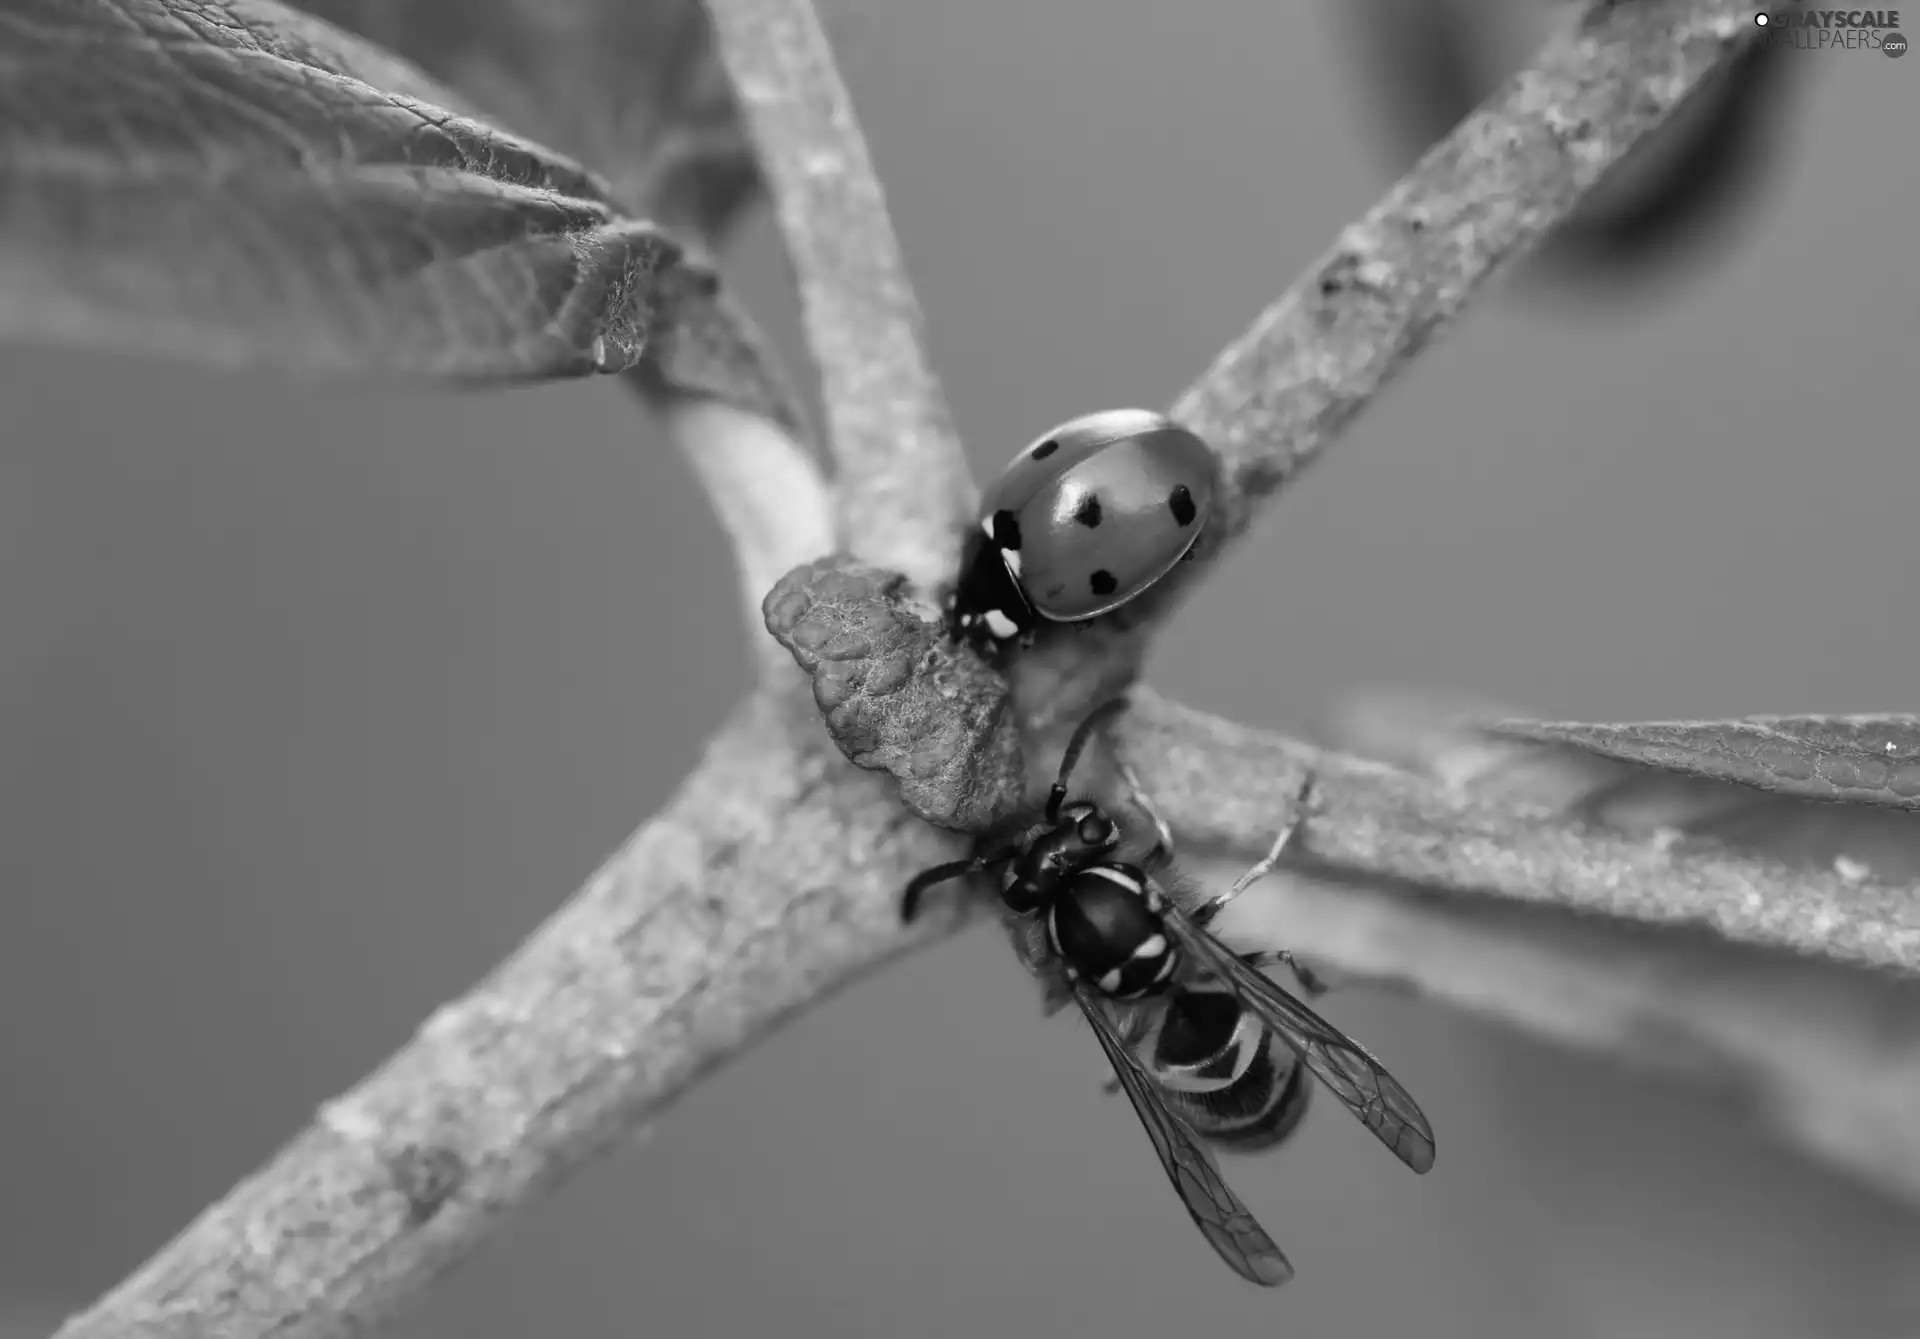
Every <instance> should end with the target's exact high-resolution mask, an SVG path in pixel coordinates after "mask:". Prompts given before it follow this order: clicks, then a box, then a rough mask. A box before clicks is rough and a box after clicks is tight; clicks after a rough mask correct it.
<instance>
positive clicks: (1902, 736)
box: [1487, 715, 1920, 809]
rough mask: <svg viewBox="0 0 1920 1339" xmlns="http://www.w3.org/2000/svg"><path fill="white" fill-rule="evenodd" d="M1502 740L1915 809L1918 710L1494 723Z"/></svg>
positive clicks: (1919, 800) (1800, 793)
mask: <svg viewBox="0 0 1920 1339" xmlns="http://www.w3.org/2000/svg"><path fill="white" fill-rule="evenodd" d="M1487 728H1488V729H1489V730H1490V731H1491V732H1492V733H1494V734H1497V735H1499V736H1501V737H1504V738H1507V739H1522V740H1528V741H1531V742H1533V743H1538V744H1564V745H1569V746H1571V747H1573V748H1577V749H1584V750H1586V751H1587V752H1589V753H1595V754H1598V755H1600V756H1601V757H1603V758H1612V759H1616V760H1618V761H1620V762H1627V763H1635V764H1638V765H1641V766H1645V767H1658V768H1662V769H1663V770H1665V771H1669V772H1678V773H1682V774H1685V775H1689V776H1697V777H1704V778H1707V779H1709V780H1713V781H1730V782H1735V783H1737V784H1739V785H1742V786H1752V787H1754V788H1755V789H1757V790H1765V791H1774V792H1777V793H1779V794H1782V795H1788V796H1792V797H1794V798H1797V799H1811V800H1830V801H1844V802H1846V803H1850V804H1870V805H1877V806H1881V807H1884V808H1890V809H1920V716H1904V715H1902V716H1749V717H1745V718H1743V719H1739V720H1730V721H1630V722H1625V723H1621V724H1597V725H1595V724H1582V723H1576V722H1559V721H1499V722H1495V723H1493V724H1491V725H1490V726H1488V727H1487Z"/></svg>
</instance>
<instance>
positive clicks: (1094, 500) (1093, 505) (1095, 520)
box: [1073, 493, 1100, 530]
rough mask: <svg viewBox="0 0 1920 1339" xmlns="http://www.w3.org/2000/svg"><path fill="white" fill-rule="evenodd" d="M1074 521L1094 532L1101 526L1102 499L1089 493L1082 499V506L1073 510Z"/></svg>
mask: <svg viewBox="0 0 1920 1339" xmlns="http://www.w3.org/2000/svg"><path fill="white" fill-rule="evenodd" d="M1073 519H1074V520H1076V521H1078V522H1080V524H1082V525H1084V526H1086V527H1087V529H1089V530H1092V529H1093V528H1095V527H1096V526H1098V525H1099V524H1100V498H1099V497H1098V495H1096V494H1093V493H1088V494H1087V495H1086V496H1085V497H1083V498H1081V499H1080V505H1079V506H1077V507H1075V508H1074V509H1073Z"/></svg>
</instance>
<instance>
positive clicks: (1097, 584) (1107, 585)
mask: <svg viewBox="0 0 1920 1339" xmlns="http://www.w3.org/2000/svg"><path fill="white" fill-rule="evenodd" d="M1119 584H1120V583H1119V582H1117V581H1115V580H1114V579H1113V573H1111V572H1109V571H1108V570H1107V569H1106V568H1104V567H1103V568H1101V569H1100V570H1099V571H1097V572H1095V573H1094V574H1093V575H1092V576H1090V577H1088V578H1087V585H1088V586H1090V587H1091V588H1092V590H1093V593H1094V594H1095V595H1111V594H1113V588H1114V587H1115V586H1117V585H1119Z"/></svg>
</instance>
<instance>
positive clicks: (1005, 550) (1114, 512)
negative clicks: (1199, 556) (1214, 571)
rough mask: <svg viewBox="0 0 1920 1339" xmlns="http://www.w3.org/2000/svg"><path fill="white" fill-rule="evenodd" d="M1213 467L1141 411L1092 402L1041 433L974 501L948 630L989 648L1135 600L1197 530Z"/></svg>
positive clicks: (1194, 442) (1187, 438)
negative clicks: (1042, 625) (1093, 409)
mask: <svg viewBox="0 0 1920 1339" xmlns="http://www.w3.org/2000/svg"><path fill="white" fill-rule="evenodd" d="M1217 469H1218V466H1217V462H1216V460H1215V457H1214V454H1213V452H1212V450H1211V449H1210V448H1209V447H1208V446H1207V444H1206V443H1205V442H1203V441H1202V440H1201V439H1200V438H1199V437H1197V436H1195V435H1194V434H1193V433H1191V432H1189V431H1187V430H1186V429H1185V428H1182V427H1181V426H1180V425H1179V424H1177V423H1175V422H1173V421H1172V420H1171V419H1169V418H1167V417H1166V415H1164V414H1159V413H1155V412H1154V411H1152V410H1147V409H1109V410H1103V411H1101V412H1099V413H1095V414H1087V415H1084V416H1082V417H1080V418H1076V419H1070V420H1069V421H1067V422H1065V423H1062V424H1060V425H1059V426H1058V427H1055V428H1054V429H1052V430H1051V431H1049V432H1047V433H1045V434H1043V435H1042V436H1041V437H1039V438H1038V439H1036V440H1035V441H1034V442H1033V443H1032V444H1031V445H1029V446H1028V447H1027V449H1026V450H1024V451H1022V452H1021V453H1020V454H1019V455H1018V456H1016V457H1014V459H1013V461H1012V462H1011V463H1010V464H1009V465H1008V466H1007V468H1006V470H1005V471H1004V472H1003V473H1002V474H1001V476H1000V477H999V478H998V479H997V480H996V481H995V482H994V484H993V486H992V487H991V488H989V489H988V490H987V491H986V493H985V495H984V496H983V497H982V499H981V505H980V511H979V527H978V531H977V533H976V534H975V535H974V536H973V537H972V539H971V540H970V541H969V545H968V552H967V556H966V561H965V565H964V567H963V569H962V573H961V579H960V582H959V585H958V587H957V588H956V590H955V593H954V599H953V605H952V623H953V628H954V631H955V634H956V635H957V636H966V637H970V638H971V639H973V640H974V641H975V643H976V644H978V645H980V646H982V648H983V649H988V650H991V649H993V648H994V647H995V646H996V645H999V644H1004V643H1008V642H1011V641H1013V640H1015V639H1024V638H1026V637H1027V636H1028V635H1029V634H1030V633H1031V630H1032V628H1033V626H1034V625H1035V623H1036V622H1037V621H1038V620H1040V619H1047V620H1051V621H1053V622H1062V623H1073V622H1081V621H1083V620H1086V619H1091V618H1097V617H1099V616H1100V615H1101V614H1105V613H1108V612H1110V611H1111V610H1113V609H1116V608H1118V607H1119V606H1121V605H1123V604H1126V603H1127V602H1128V601H1129V600H1132V599H1134V598H1136V597H1137V596H1139V595H1140V594H1141V593H1142V592H1143V591H1145V590H1146V589H1147V588H1148V587H1150V586H1152V585H1153V584H1154V583H1155V582H1156V581H1158V580H1159V579H1160V578H1161V577H1163V576H1165V575H1166V573H1167V572H1168V571H1170V570H1171V569H1172V568H1173V567H1174V565H1175V564H1177V563H1178V562H1179V561H1180V560H1181V559H1182V558H1183V557H1185V556H1186V555H1187V553H1188V551H1189V550H1191V549H1192V547H1193V544H1194V541H1195V540H1196V539H1198V538H1199V535H1200V532H1201V529H1202V528H1203V527H1204V526H1205V524H1206V520H1207V515H1208V512H1209V510H1210V509H1211V507H1212V504H1213V498H1214V492H1215V488H1216V480H1217ZM997 567H998V568H1004V572H1002V571H998V570H996V568H997Z"/></svg>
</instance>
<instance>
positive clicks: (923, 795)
mask: <svg viewBox="0 0 1920 1339" xmlns="http://www.w3.org/2000/svg"><path fill="white" fill-rule="evenodd" d="M905 587H906V578H905V577H903V576H901V575H900V574H899V573H897V572H887V571H883V570H881V569H879V568H874V567H866V566H863V565H861V564H859V563H855V562H853V561H852V560H851V559H849V558H847V557H845V556H844V555H835V556H833V557H828V558H822V559H820V560H818V561H817V562H812V563H807V564H805V565H803V566H800V567H796V568H794V569H793V571H791V572H789V573H787V575H786V576H784V577H782V578H781V579H780V581H779V582H778V583H777V584H776V585H775V586H774V588H773V589H772V590H770V591H768V592H767V598H766V599H765V601H763V602H762V604H761V606H760V607H761V612H762V615H763V616H764V617H765V619H766V624H767V631H768V632H770V633H772V634H773V637H774V640H776V641H778V642H779V643H780V644H781V645H782V646H784V647H786V648H787V650H788V651H789V652H791V653H792V655H793V658H794V660H795V661H796V662H797V663H798V664H799V666H800V668H802V669H804V670H805V671H807V673H808V674H810V675H812V676H813V699H814V703H815V705H816V706H818V707H819V709H820V714H821V716H822V717H823V718H825V721H826V726H827V733H828V734H829V735H831V736H832V737H833V742H834V743H835V744H837V745H838V746H839V748H840V751H841V752H842V753H844V754H845V755H846V756H847V758H848V759H849V760H850V761H851V762H853V763H854V764H855V765H857V766H860V767H865V768H868V769H869V770H872V771H880V772H887V773H889V774H891V775H892V776H894V777H895V778H897V779H898V780H899V782H900V799H901V801H902V802H903V803H904V804H905V805H906V806H907V808H909V809H911V810H912V811H913V812H914V813H915V814H916V815H918V816H919V817H921V818H923V819H925V820H926V821H927V822H929V823H932V824H934V825H936V826H938V827H943V828H949V829H952V830H954V831H957V832H982V831H985V830H986V829H988V828H991V827H994V826H995V825H997V824H999V823H1002V822H1004V821H1006V820H1007V819H1009V818H1011V817H1012V816H1013V814H1014V813H1015V812H1017V811H1018V809H1019V808H1020V806H1021V804H1022V802H1023V800H1024V798H1025V790H1024V783H1025V776H1024V773H1023V771H1022V761H1021V759H1022V753H1021V748H1020V732H1019V728H1018V725H1017V723H1016V720H1015V717H1014V713H1013V712H1012V711H1010V710H1008V706H1007V682H1006V680H1005V679H1002V678H1001V677H1000V676H999V675H997V674H995V673H994V672H993V671H992V670H990V669H988V668H987V667H986V665H985V663H984V662H982V661H981V660H980V659H979V657H977V656H975V655H973V654H972V653H971V652H968V651H964V650H956V649H955V648H954V647H953V646H952V645H951V644H950V643H949V642H948V640H947V638H946V637H945V635H944V634H943V633H942V632H941V631H940V629H939V628H938V627H937V626H936V625H934V624H932V623H929V622H927V621H926V620H925V619H923V618H921V617H919V616H918V615H917V614H916V613H914V612H913V610H912V609H910V608H908V607H907V606H906V604H905V603H904V602H903V596H904V593H905Z"/></svg>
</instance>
